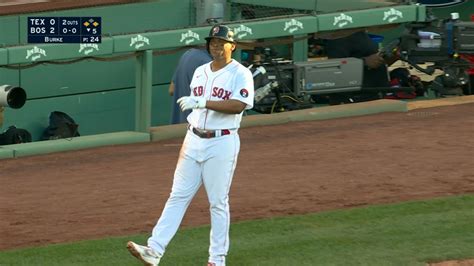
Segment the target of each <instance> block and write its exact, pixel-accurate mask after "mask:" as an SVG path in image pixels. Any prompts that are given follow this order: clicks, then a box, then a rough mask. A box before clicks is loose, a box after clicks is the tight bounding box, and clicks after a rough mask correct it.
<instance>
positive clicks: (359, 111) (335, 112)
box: [150, 100, 408, 141]
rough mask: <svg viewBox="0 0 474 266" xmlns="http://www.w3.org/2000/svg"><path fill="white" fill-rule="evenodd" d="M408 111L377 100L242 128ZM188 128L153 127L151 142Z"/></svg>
mask: <svg viewBox="0 0 474 266" xmlns="http://www.w3.org/2000/svg"><path fill="white" fill-rule="evenodd" d="M407 110H408V109H407V104H406V102H403V101H397V100H377V101H371V102H362V103H353V104H345V105H344V104H343V105H335V106H325V107H317V108H310V109H304V110H297V111H290V112H283V113H275V114H262V115H250V116H244V117H243V118H242V123H241V127H242V128H244V127H253V126H268V125H276V124H284V123H288V122H294V121H308V120H324V119H333V118H341V117H350V116H359V115H369V114H376V113H382V112H406V111H407ZM186 126H187V124H178V125H168V126H159V127H153V128H151V129H150V135H151V141H159V140H165V139H171V138H179V137H183V136H184V135H185V134H186Z"/></svg>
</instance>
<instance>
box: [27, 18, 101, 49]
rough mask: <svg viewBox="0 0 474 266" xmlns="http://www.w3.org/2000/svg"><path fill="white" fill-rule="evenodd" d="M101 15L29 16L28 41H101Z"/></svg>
mask: <svg viewBox="0 0 474 266" xmlns="http://www.w3.org/2000/svg"><path fill="white" fill-rule="evenodd" d="M101 37H102V19H101V17H28V43H100V42H101V41H102V38H101Z"/></svg>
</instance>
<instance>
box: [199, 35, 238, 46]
mask: <svg viewBox="0 0 474 266" xmlns="http://www.w3.org/2000/svg"><path fill="white" fill-rule="evenodd" d="M204 39H206V41H208V42H209V41H210V40H212V39H221V40H224V41H226V42H230V43H234V44H235V40H229V39H227V38H225V37H220V36H211V37H206V38H204Z"/></svg>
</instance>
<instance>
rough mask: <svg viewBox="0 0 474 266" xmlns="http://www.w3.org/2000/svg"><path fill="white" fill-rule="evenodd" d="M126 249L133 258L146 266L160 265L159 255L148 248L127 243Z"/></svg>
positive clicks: (130, 242)
mask: <svg viewBox="0 0 474 266" xmlns="http://www.w3.org/2000/svg"><path fill="white" fill-rule="evenodd" d="M127 249H128V251H130V253H131V254H132V255H133V256H134V257H135V258H137V259H139V260H140V261H141V262H143V263H144V265H146V266H157V265H158V264H159V263H160V259H161V255H160V254H158V253H157V252H156V251H154V250H153V249H152V248H150V247H146V246H142V245H138V244H136V243H134V242H132V241H128V243H127Z"/></svg>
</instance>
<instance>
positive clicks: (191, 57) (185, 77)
mask: <svg viewBox="0 0 474 266" xmlns="http://www.w3.org/2000/svg"><path fill="white" fill-rule="evenodd" d="M211 60H212V58H211V55H209V52H208V51H207V50H206V49H205V48H202V49H199V48H191V49H189V50H187V51H186V52H185V53H184V54H183V55H182V56H181V58H180V59H179V63H178V66H177V67H176V70H175V72H174V74H173V78H172V80H171V82H170V86H169V89H168V92H169V94H170V96H173V103H172V108H173V109H172V111H171V121H170V123H171V124H180V123H187V121H186V118H187V117H188V115H189V114H190V113H191V110H187V111H185V112H182V111H181V110H180V108H179V105H178V104H177V103H176V101H177V100H178V99H179V98H181V97H183V96H189V94H190V93H191V88H190V87H189V85H190V83H191V79H192V77H193V74H194V71H195V70H196V68H198V67H199V66H201V65H204V64H206V63H209V62H211Z"/></svg>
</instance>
